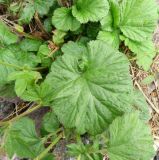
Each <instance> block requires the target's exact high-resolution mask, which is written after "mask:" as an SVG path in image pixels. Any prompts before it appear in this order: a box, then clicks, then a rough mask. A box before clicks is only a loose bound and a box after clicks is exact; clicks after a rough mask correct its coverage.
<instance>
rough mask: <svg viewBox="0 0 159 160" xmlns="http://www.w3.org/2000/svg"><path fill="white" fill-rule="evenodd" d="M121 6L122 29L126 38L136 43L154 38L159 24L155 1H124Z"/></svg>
mask: <svg viewBox="0 0 159 160" xmlns="http://www.w3.org/2000/svg"><path fill="white" fill-rule="evenodd" d="M120 5H121V22H120V29H121V31H122V32H123V34H124V36H126V37H128V38H130V39H132V40H135V41H145V40H146V39H147V38H152V34H153V32H154V29H155V27H156V22H157V4H156V2H155V0H152V1H150V0H142V1H141V0H139V1H138V0H123V1H122V2H121V4H120Z"/></svg>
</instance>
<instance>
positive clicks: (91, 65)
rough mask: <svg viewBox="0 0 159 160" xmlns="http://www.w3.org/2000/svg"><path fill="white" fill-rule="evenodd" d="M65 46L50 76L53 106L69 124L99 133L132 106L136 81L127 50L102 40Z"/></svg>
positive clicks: (85, 130) (69, 126)
mask: <svg viewBox="0 0 159 160" xmlns="http://www.w3.org/2000/svg"><path fill="white" fill-rule="evenodd" d="M71 49H72V50H71ZM62 50H63V51H64V53H65V54H64V55H63V56H62V57H60V58H59V59H57V61H56V62H54V63H53V65H52V71H51V73H50V74H49V75H48V77H47V80H48V81H49V83H50V84H52V87H53V92H54V95H53V101H52V106H53V109H54V111H55V113H56V114H57V116H58V118H59V120H60V121H61V122H62V123H63V124H64V126H65V127H68V128H73V127H75V128H76V130H77V132H78V133H80V134H83V133H85V132H89V133H91V134H97V133H100V132H102V131H103V130H104V129H105V127H107V125H108V124H110V123H111V122H112V120H113V119H114V118H115V117H116V116H119V115H121V114H122V113H123V112H127V111H129V109H130V110H131V108H130V106H131V103H132V102H131V97H130V95H129V93H130V92H131V90H132V82H131V78H130V75H129V64H128V60H127V59H126V57H125V56H124V55H123V54H121V53H119V52H118V51H116V50H114V49H112V48H111V47H110V46H109V45H107V44H106V43H103V42H101V41H92V42H90V43H89V44H88V47H87V48H85V49H84V46H83V47H82V46H79V45H77V44H74V47H73V42H70V43H68V44H66V45H65V46H64V47H63V49H62ZM78 51H79V52H78Z"/></svg>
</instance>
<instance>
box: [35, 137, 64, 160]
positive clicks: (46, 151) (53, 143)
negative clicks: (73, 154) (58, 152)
mask: <svg viewBox="0 0 159 160" xmlns="http://www.w3.org/2000/svg"><path fill="white" fill-rule="evenodd" d="M62 137H63V135H62V134H60V135H59V136H58V137H57V138H56V139H55V140H54V141H53V142H52V143H51V144H50V145H49V146H48V147H47V148H46V149H45V150H44V151H43V152H42V153H41V154H40V155H39V156H37V157H36V158H34V160H41V159H42V158H44V157H45V155H46V154H47V153H48V152H49V151H50V150H51V149H52V148H53V146H55V145H56V144H57V143H58V141H59V140H60V139H61V138H62Z"/></svg>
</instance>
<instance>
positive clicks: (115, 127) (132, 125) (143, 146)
mask: <svg viewBox="0 0 159 160" xmlns="http://www.w3.org/2000/svg"><path fill="white" fill-rule="evenodd" d="M109 134H110V136H109V138H110V139H109V142H108V146H107V152H108V156H109V158H110V159H111V160H130V159H131V160H136V159H140V160H149V159H151V158H152V157H153V156H154V149H153V139H152V136H151V130H150V128H149V126H148V125H146V124H145V123H143V122H142V121H141V120H140V119H139V114H138V113H137V112H135V113H131V114H126V115H124V116H122V117H118V118H116V119H115V120H114V121H113V123H112V124H111V125H110V127H109Z"/></svg>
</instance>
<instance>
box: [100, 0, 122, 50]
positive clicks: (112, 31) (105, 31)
mask: <svg viewBox="0 0 159 160" xmlns="http://www.w3.org/2000/svg"><path fill="white" fill-rule="evenodd" d="M109 5H110V10H109V13H108V14H107V16H105V17H104V18H103V19H102V20H101V26H102V31H100V32H99V34H98V37H97V39H99V40H102V41H105V42H107V43H109V44H110V45H112V46H113V47H114V48H116V49H118V48H119V45H120V39H119V35H120V31H119V29H118V26H119V23H120V8H119V4H118V2H117V1H115V0H110V1H109Z"/></svg>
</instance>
